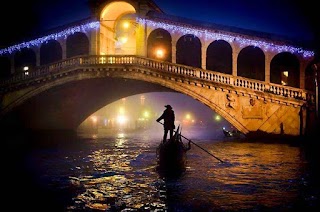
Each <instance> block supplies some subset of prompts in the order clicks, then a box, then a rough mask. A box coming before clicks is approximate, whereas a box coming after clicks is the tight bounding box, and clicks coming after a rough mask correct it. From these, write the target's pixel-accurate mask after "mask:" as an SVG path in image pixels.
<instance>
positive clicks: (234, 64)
mask: <svg viewBox="0 0 320 212" xmlns="http://www.w3.org/2000/svg"><path fill="white" fill-rule="evenodd" d="M240 50H241V49H240V47H239V46H238V45H237V44H233V45H232V76H237V75H238V65H237V64H238V55H239V52H240Z"/></svg>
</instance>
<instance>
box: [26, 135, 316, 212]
mask: <svg viewBox="0 0 320 212" xmlns="http://www.w3.org/2000/svg"><path fill="white" fill-rule="evenodd" d="M65 142H67V141H63V142H60V143H59V145H56V146H45V147H39V148H35V149H32V150H30V152H28V153H26V157H25V158H23V159H24V160H25V161H24V162H23V164H26V165H25V166H26V168H25V169H26V172H28V173H33V174H32V175H33V177H34V178H35V179H36V180H38V181H39V183H37V186H39V187H40V188H41V189H45V190H46V191H47V192H49V193H50V191H52V192H53V191H55V192H56V191H59V192H60V193H64V192H65V193H68V194H70V195H69V196H67V195H66V196H67V197H68V198H67V197H63V198H62V197H61V198H60V199H59V198H57V199H58V200H59V204H62V205H63V207H64V208H65V210H66V211H239V210H246V211H248V210H249V211H261V210H262V211H265V210H270V211H271V210H272V211H274V210H276V211H290V210H294V209H304V208H307V209H308V208H309V209H310V208H312V209H313V208H314V207H313V206H315V205H317V204H318V203H317V200H318V199H317V197H318V193H317V190H315V189H314V190H312V189H311V190H310V186H312V185H310V182H309V181H308V176H309V175H310V173H309V172H310V171H309V170H308V166H307V165H308V161H307V160H306V158H305V156H304V152H303V151H302V149H301V147H299V146H294V145H289V144H277V143H266V142H264V143H262V142H247V141H245V140H240V141H236V140H226V139H224V140H221V139H218V140H207V139H202V140H200V139H199V140H195V139H193V142H195V143H197V144H198V145H200V146H201V147H202V148H204V149H205V150H208V151H209V152H211V153H212V154H214V155H215V156H217V157H218V158H220V159H221V160H222V161H223V163H221V162H219V161H218V160H217V159H215V158H214V157H212V156H211V155H209V154H208V153H206V152H205V151H203V150H202V149H200V148H198V147H196V146H195V145H192V146H191V147H192V148H191V150H190V151H188V152H187V157H188V164H187V170H186V172H185V173H183V174H182V175H181V176H179V177H176V178H162V177H160V176H159V174H158V173H157V171H156V165H157V164H156V151H155V150H156V147H157V145H158V144H159V142H160V140H159V139H158V138H157V139H155V138H153V137H152V136H150V135H145V134H140V135H137V134H135V135H130V134H118V135H115V136H104V137H102V136H99V135H95V136H88V137H86V138H81V139H79V140H77V141H76V142H73V143H71V144H68V145H65V146H64V145H63V144H64V143H65ZM59 192H58V193H59ZM45 207H49V208H50V206H48V205H46V206H45ZM65 210H64V211H65Z"/></svg>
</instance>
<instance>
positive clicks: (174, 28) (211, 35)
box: [0, 18, 314, 58]
mask: <svg viewBox="0 0 320 212" xmlns="http://www.w3.org/2000/svg"><path fill="white" fill-rule="evenodd" d="M137 22H138V23H139V24H142V25H144V24H147V25H148V26H151V27H154V28H162V29H165V30H167V31H169V32H171V33H175V32H179V33H182V34H193V35H195V36H197V37H200V38H203V39H205V40H209V39H210V40H220V39H221V40H225V41H228V42H229V43H232V42H238V43H239V44H240V47H245V46H256V47H259V48H261V49H263V50H264V51H274V52H277V53H280V52H290V53H296V54H302V56H303V57H304V58H308V57H313V56H314V52H313V51H307V50H304V49H302V48H299V47H293V46H289V45H279V44H275V43H270V42H266V41H262V40H253V39H249V38H245V37H240V36H234V35H228V34H226V33H221V32H211V31H208V30H201V29H196V28H191V27H186V26H178V25H172V24H168V23H163V22H155V21H151V20H147V19H143V18H137ZM99 27H100V22H99V21H95V22H90V23H87V24H83V25H79V26H74V27H71V28H67V29H65V30H63V31H61V32H58V33H53V34H50V35H47V36H44V37H41V38H37V39H35V40H31V41H28V42H23V43H20V44H17V45H14V46H10V47H7V48H4V49H1V50H0V55H4V54H11V53H12V52H14V51H19V50H21V49H23V48H30V47H32V46H40V45H41V44H42V43H46V42H48V41H49V40H52V39H54V40H57V39H59V38H61V37H64V38H66V37H67V36H69V35H71V34H74V33H76V32H86V31H90V30H92V29H98V28H99Z"/></svg>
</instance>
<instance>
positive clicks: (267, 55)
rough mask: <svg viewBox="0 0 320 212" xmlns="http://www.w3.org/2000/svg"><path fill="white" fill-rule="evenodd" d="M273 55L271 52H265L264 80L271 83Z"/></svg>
mask: <svg viewBox="0 0 320 212" xmlns="http://www.w3.org/2000/svg"><path fill="white" fill-rule="evenodd" d="M271 58H272V55H271V54H270V53H269V52H266V53H265V61H264V63H265V68H264V74H265V75H264V81H265V82H266V83H270V64H271Z"/></svg>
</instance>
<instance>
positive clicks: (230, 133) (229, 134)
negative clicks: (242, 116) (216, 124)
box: [222, 127, 241, 138]
mask: <svg viewBox="0 0 320 212" xmlns="http://www.w3.org/2000/svg"><path fill="white" fill-rule="evenodd" d="M222 132H223V134H224V136H226V137H237V138H238V137H240V135H241V132H240V131H239V130H227V129H226V128H225V127H223V128H222Z"/></svg>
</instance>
